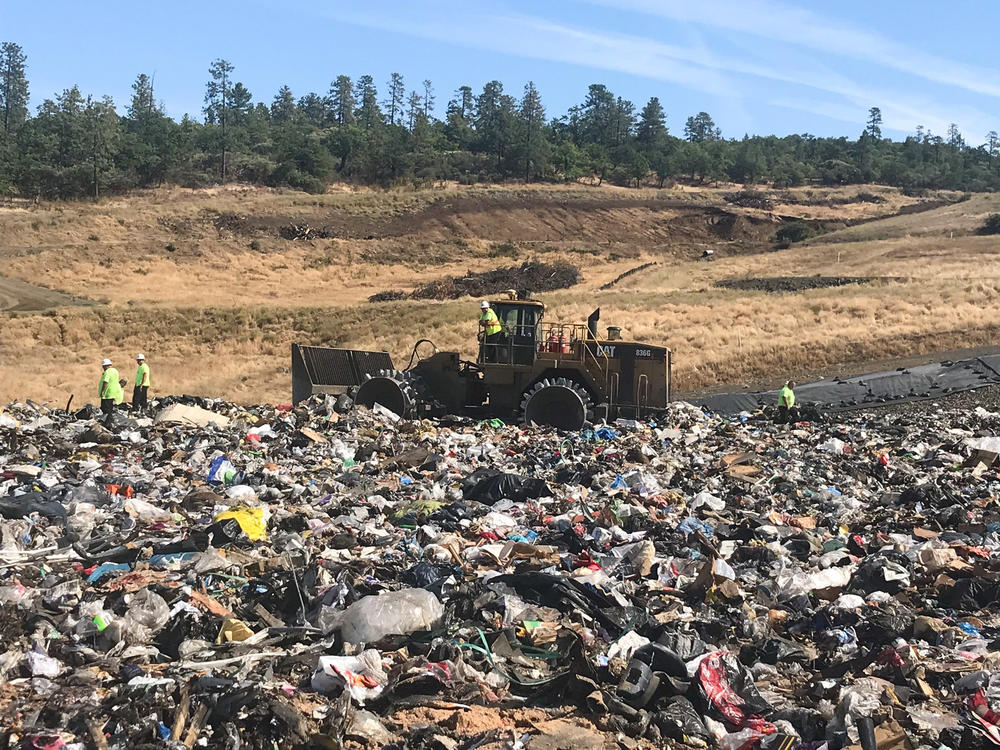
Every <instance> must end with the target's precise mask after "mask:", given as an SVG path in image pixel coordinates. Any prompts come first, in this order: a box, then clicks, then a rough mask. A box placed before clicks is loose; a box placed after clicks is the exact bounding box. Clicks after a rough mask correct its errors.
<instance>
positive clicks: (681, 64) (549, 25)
mask: <svg viewBox="0 0 1000 750" xmlns="http://www.w3.org/2000/svg"><path fill="white" fill-rule="evenodd" d="M586 1H587V2H596V3H600V4H602V5H609V6H613V7H616V8H618V9H621V10H629V9H631V10H639V11H643V12H655V13H657V14H658V15H665V16H667V17H671V18H675V19H676V20H679V21H684V22H688V21H690V22H691V27H690V28H689V30H690V31H694V32H696V33H694V36H695V37H696V39H697V40H698V41H697V42H696V43H695V44H693V45H678V44H670V43H667V42H662V41H659V40H656V39H651V38H649V37H646V36H636V35H629V34H620V33H612V32H607V31H604V30H602V31H594V30H589V29H583V28H578V27H573V26H569V25H566V24H564V23H559V22H555V21H550V20H548V19H545V18H541V17H539V16H528V15H496V14H493V13H490V12H477V11H476V10H475V9H474V8H475V6H473V5H471V4H467V3H462V4H459V3H454V4H453V3H452V2H444V3H436V4H434V7H436V9H437V11H438V13H434V12H430V8H429V7H428V6H421V7H419V8H416V7H415V8H413V9H409V8H408V9H407V10H404V11H403V12H402V13H398V14H396V15H393V16H390V15H388V14H385V13H383V12H379V11H377V10H374V9H373V10H358V9H350V8H345V7H344V6H334V7H330V8H327V9H326V10H325V11H324V12H325V13H326V14H327V15H329V16H330V17H331V18H335V19H337V20H339V21H343V22H347V23H351V24H356V25H361V26H367V27H371V28H376V29H381V30H385V31H391V32H396V33H401V34H407V35H410V36H416V37H420V38H426V39H434V40H438V41H442V42H447V43H451V44H461V45H463V46H468V47H472V48H476V49H488V50H493V51H496V52H501V53H505V54H510V55H515V56H518V57H526V58H534V59H542V60H549V61H555V62H561V63H568V64H573V65H580V66H586V67H591V68H596V69H602V70H610V71H617V72H622V73H628V74H631V75H637V76H642V77H645V78H650V79H654V80H661V81H667V82H670V83H674V84H678V85H680V86H684V87H686V88H689V89H692V90H695V91H699V92H702V93H704V94H706V95H710V96H713V97H716V98H717V99H719V100H721V102H722V103H723V104H724V105H725V106H727V107H729V109H730V110H731V111H736V112H739V111H741V108H742V104H743V102H745V101H746V100H747V99H748V98H749V97H750V96H751V95H752V96H762V95H763V96H764V97H766V96H767V95H768V93H769V92H766V91H765V92H763V94H762V92H761V91H760V90H759V89H757V88H753V87H750V86H748V85H747V83H748V82H747V81H746V80H745V79H746V78H756V79H760V80H762V81H770V82H778V83H782V84H790V85H792V86H796V87H803V88H805V89H811V90H813V91H814V92H822V93H825V94H833V95H835V96H838V97H840V98H841V99H842V101H838V102H831V101H823V102H822V104H818V103H817V98H816V96H815V95H814V94H808V93H805V94H802V95H799V96H793V94H794V93H795V92H794V91H793V92H787V93H788V95H784V94H785V93H786V92H782V94H783V96H782V101H784V102H785V103H786V104H783V105H782V106H787V105H788V104H793V103H794V102H795V101H797V100H798V101H800V102H802V103H801V104H799V105H797V106H794V108H796V109H800V110H803V111H815V112H817V113H820V114H825V115H827V116H833V115H831V114H829V113H832V112H834V111H836V112H837V113H839V114H838V115H837V116H836V117H835V119H838V120H844V121H846V122H853V123H855V124H857V125H859V126H860V125H861V123H863V122H864V119H865V117H866V115H867V110H868V108H869V107H871V106H879V107H880V108H881V109H882V112H883V117H884V121H885V126H886V127H887V128H889V129H892V130H896V131H899V132H907V131H911V130H912V129H913V128H914V127H915V126H916V125H917V124H924V125H926V126H928V127H930V128H932V129H933V130H935V131H937V132H943V131H944V129H946V128H947V124H946V123H944V121H943V120H942V119H941V118H940V117H939V116H938V115H936V114H935V113H936V112H940V111H943V107H941V106H940V105H938V104H936V103H935V102H933V101H931V100H929V99H927V98H926V97H914V96H912V95H906V94H900V93H896V92H888V91H883V90H879V89H878V88H876V87H873V86H871V85H869V84H866V85H861V84H858V83H856V82H855V81H852V80H851V79H849V78H848V77H846V76H844V75H843V74H841V73H839V72H837V71H836V70H834V69H832V68H831V67H830V66H829V65H828V64H826V63H825V62H824V61H823V60H822V59H816V55H809V54H803V53H802V52H801V51H800V50H798V51H797V50H795V49H789V48H788V47H786V46H783V47H774V48H771V47H769V48H766V49H763V50H762V49H760V45H753V47H752V48H751V49H746V50H744V53H743V54H740V55H738V56H734V55H732V54H730V55H724V54H719V53H717V52H715V51H714V50H713V49H712V48H711V47H710V46H709V45H708V44H707V43H706V42H705V41H704V40H702V37H701V34H700V33H697V27H699V26H702V25H704V26H714V27H719V28H725V29H732V30H736V28H737V27H739V30H740V31H743V32H747V33H750V34H759V35H761V36H763V35H764V34H765V32H766V33H767V34H768V37H769V38H772V39H778V40H780V41H789V42H791V41H793V38H794V42H793V43H794V44H797V45H802V44H807V45H813V46H819V45H820V44H823V45H825V46H828V47H829V46H834V47H838V48H839V47H840V46H841V45H844V46H845V48H849V49H853V47H852V45H854V47H856V46H859V45H861V46H865V45H867V46H865V48H866V49H867V48H869V47H870V46H871V45H872V44H873V43H874V42H873V39H872V38H871V35H869V34H868V33H867V32H860V31H853V30H849V29H846V28H838V27H833V29H832V32H831V33H832V35H833V38H834V42H831V41H829V40H827V39H826V36H825V32H826V27H823V26H822V21H821V19H818V18H817V17H815V16H813V15H812V14H810V13H808V12H807V11H798V10H796V9H783V8H784V6H778V5H775V4H765V3H762V2H759V1H758V0H744V2H742V3H739V4H737V3H734V2H732V0H702V2H700V3H699V4H697V5H690V4H688V3H681V2H679V1H675V0H586ZM779 8H780V9H783V10H782V12H783V13H784V12H785V10H787V11H788V13H787V17H784V18H783V20H782V24H781V25H780V27H776V26H775V24H774V21H773V14H774V13H775V10H776V9H779ZM442 17H446V18H447V19H448V21H447V23H443V22H441V18H442ZM706 19H709V20H706ZM817 24H819V25H817ZM807 26H808V29H807V28H805V27H807ZM800 32H801V33H800ZM841 52H843V50H841ZM761 54H767V55H770V56H771V57H772V58H773V60H772V61H771V62H770V63H769V62H767V61H764V60H761ZM737 77H738V78H737ZM998 91H1000V88H998ZM948 112H949V113H950V114H951V115H952V116H953V117H954V119H955V120H956V121H957V122H959V123H960V124H961V125H962V126H963V127H964V128H965V129H968V130H969V132H979V131H982V132H985V131H986V129H988V127H987V125H988V123H989V122H990V121H991V118H990V117H989V116H987V115H986V114H985V113H984V112H981V111H979V110H977V109H975V108H972V107H965V108H961V109H957V108H955V107H953V106H949V107H948ZM744 119H745V120H747V121H749V119H750V118H749V117H746V116H745V117H744ZM942 123H944V124H943V127H942Z"/></svg>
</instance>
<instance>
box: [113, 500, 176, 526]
mask: <svg viewBox="0 0 1000 750" xmlns="http://www.w3.org/2000/svg"><path fill="white" fill-rule="evenodd" d="M125 512H126V513H128V514H129V515H130V516H132V517H133V518H138V519H140V520H142V521H145V522H146V523H165V522H167V521H172V520H173V518H174V516H173V514H172V513H171V512H170V511H169V510H164V509H163V508H158V507H156V506H155V505H153V504H152V503H147V502H146V501H145V500H140V499H139V498H137V497H130V498H129V499H128V500H126V501H125Z"/></svg>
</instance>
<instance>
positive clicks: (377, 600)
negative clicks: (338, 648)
mask: <svg viewBox="0 0 1000 750" xmlns="http://www.w3.org/2000/svg"><path fill="white" fill-rule="evenodd" d="M443 616H444V607H443V606H442V605H441V602H439V601H438V598H437V597H436V596H434V594H432V593H431V592H430V591H425V590H424V589H402V590H401V591H386V592H385V593H382V594H379V595H378V596H366V597H364V598H362V599H359V600H358V601H356V602H354V604H352V605H351V606H350V607H348V608H347V609H345V610H344V611H343V612H341V613H340V616H339V617H337V618H336V620H335V625H334V627H336V628H338V629H339V630H340V634H341V636H343V638H344V640H345V641H347V642H348V643H375V642H377V641H380V640H382V639H383V638H385V637H386V636H387V635H409V634H410V633H414V632H416V631H418V630H433V629H434V628H435V627H437V626H438V625H439V624H440V622H441V618H442V617H443Z"/></svg>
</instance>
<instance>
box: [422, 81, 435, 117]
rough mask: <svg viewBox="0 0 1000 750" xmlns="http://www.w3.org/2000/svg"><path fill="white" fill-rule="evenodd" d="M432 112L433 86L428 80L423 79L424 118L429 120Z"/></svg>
mask: <svg viewBox="0 0 1000 750" xmlns="http://www.w3.org/2000/svg"><path fill="white" fill-rule="evenodd" d="M433 110H434V86H433V84H431V82H430V79H428V78H425V79H424V117H426V118H427V119H428V120H430V119H431V112H432V111H433Z"/></svg>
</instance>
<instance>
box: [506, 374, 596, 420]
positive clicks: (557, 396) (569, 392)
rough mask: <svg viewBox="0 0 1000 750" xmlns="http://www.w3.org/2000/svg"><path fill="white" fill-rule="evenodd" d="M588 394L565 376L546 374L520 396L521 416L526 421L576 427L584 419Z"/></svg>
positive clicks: (588, 401) (588, 402) (585, 417)
mask: <svg viewBox="0 0 1000 750" xmlns="http://www.w3.org/2000/svg"><path fill="white" fill-rule="evenodd" d="M589 406H590V397H589V396H588V395H587V392H586V391H585V390H583V388H581V387H580V386H579V385H577V384H576V383H574V382H573V381H572V380H569V379H567V378H551V379H550V378H546V379H544V380H540V381H539V382H537V383H535V385H534V386H532V387H531V388H530V389H528V390H527V391H526V392H525V394H524V396H523V398H522V399H521V417H522V421H523V422H524V423H525V424H531V423H532V422H534V423H535V424H538V425H546V426H549V427H555V428H557V429H560V430H579V429H580V428H582V427H583V425H584V423H585V422H586V421H587V409H588V408H589Z"/></svg>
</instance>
